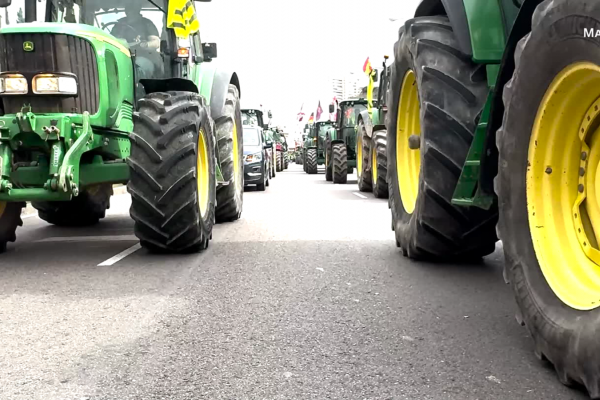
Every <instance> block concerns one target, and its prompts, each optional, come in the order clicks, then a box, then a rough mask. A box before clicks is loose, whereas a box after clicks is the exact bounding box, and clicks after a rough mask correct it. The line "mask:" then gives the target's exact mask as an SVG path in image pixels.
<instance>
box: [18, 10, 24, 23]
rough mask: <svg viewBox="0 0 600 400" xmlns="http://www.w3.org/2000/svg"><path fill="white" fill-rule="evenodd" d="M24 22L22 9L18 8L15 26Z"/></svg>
mask: <svg viewBox="0 0 600 400" xmlns="http://www.w3.org/2000/svg"><path fill="white" fill-rule="evenodd" d="M24 22H25V16H24V15H23V9H22V8H19V12H17V24H22V23H24Z"/></svg>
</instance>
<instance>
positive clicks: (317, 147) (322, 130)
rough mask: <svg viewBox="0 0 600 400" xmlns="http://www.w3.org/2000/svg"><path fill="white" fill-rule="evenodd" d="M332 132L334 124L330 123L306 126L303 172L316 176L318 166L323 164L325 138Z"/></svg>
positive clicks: (324, 122)
mask: <svg viewBox="0 0 600 400" xmlns="http://www.w3.org/2000/svg"><path fill="white" fill-rule="evenodd" d="M333 131H334V123H333V122H332V121H321V122H317V123H314V124H310V125H308V133H307V136H306V139H305V140H304V148H303V158H304V170H305V171H306V172H307V173H308V174H316V173H317V170H318V166H319V165H324V164H325V161H326V160H325V149H326V147H327V137H328V135H332V134H333Z"/></svg>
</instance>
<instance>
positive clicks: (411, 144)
mask: <svg viewBox="0 0 600 400" xmlns="http://www.w3.org/2000/svg"><path fill="white" fill-rule="evenodd" d="M408 148H409V149H411V150H418V149H420V148H421V136H419V135H410V137H409V138H408Z"/></svg>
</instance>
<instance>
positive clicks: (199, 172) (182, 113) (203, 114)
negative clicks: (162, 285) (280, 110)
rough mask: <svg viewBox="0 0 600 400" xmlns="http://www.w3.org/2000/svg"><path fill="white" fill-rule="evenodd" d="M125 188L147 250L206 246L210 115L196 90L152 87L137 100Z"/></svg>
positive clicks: (210, 205)
mask: <svg viewBox="0 0 600 400" xmlns="http://www.w3.org/2000/svg"><path fill="white" fill-rule="evenodd" d="M138 105H139V106H138V111H137V112H136V113H135V114H134V122H135V127H134V132H133V133H132V134H131V142H132V146H131V156H130V157H129V158H128V160H127V162H128V164H129V167H130V171H131V179H130V181H129V184H128V191H129V193H130V194H131V200H132V203H131V210H130V214H131V217H132V218H133V220H134V221H135V227H134V232H135V235H136V236H137V237H138V238H139V239H140V243H141V245H142V246H143V247H145V248H146V249H148V250H150V251H152V252H161V253H163V252H168V253H189V252H195V251H199V250H202V249H205V248H206V247H208V242H209V240H210V238H211V236H212V228H213V223H214V219H215V200H216V176H215V158H216V157H215V138H214V131H213V125H214V123H213V121H212V119H211V118H210V111H209V108H208V106H207V105H206V101H205V100H204V98H202V97H201V96H199V95H198V94H196V93H189V92H169V93H152V94H149V95H148V96H146V97H145V98H143V99H141V100H140V101H139V102H138Z"/></svg>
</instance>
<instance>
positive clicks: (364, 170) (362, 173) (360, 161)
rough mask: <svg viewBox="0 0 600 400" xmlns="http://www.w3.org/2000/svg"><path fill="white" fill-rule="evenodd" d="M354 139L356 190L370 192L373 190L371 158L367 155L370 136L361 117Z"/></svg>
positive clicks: (369, 147)
mask: <svg viewBox="0 0 600 400" xmlns="http://www.w3.org/2000/svg"><path fill="white" fill-rule="evenodd" d="M356 139H357V141H356V175H357V178H358V190H360V191H361V192H370V191H372V190H373V176H372V174H371V163H370V161H371V160H370V159H369V155H370V154H371V151H370V149H371V138H370V137H369V136H368V135H367V129H366V128H365V122H364V121H363V120H362V119H361V120H360V121H359V122H358V132H357V138H356Z"/></svg>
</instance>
